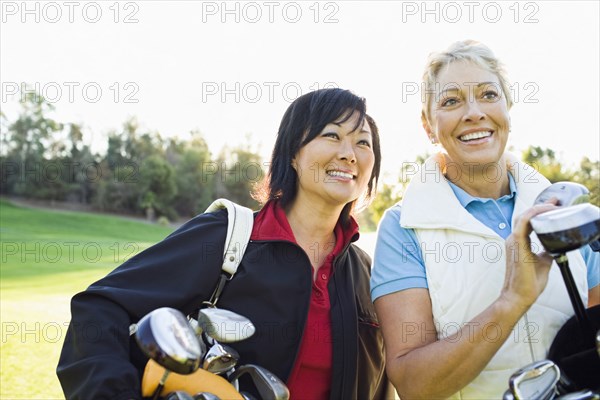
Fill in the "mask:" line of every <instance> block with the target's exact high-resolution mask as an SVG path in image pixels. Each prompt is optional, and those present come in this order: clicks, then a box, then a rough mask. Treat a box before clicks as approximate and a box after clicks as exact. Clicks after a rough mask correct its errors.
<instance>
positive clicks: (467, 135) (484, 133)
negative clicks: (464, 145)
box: [459, 131, 492, 142]
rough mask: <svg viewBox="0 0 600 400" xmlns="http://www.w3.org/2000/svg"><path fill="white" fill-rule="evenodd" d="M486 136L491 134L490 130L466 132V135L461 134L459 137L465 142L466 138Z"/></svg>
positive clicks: (472, 138) (473, 138)
mask: <svg viewBox="0 0 600 400" xmlns="http://www.w3.org/2000/svg"><path fill="white" fill-rule="evenodd" d="M488 136H492V131H482V132H473V133H467V134H466V135H462V136H461V137H460V138H459V139H460V140H462V141H463V142H466V141H468V140H475V139H481V138H485V137H488Z"/></svg>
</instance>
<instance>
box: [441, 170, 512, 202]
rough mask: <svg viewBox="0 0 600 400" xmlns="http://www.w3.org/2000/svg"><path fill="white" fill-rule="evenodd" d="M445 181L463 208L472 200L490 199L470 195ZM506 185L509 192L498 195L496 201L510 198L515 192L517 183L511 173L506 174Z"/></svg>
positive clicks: (482, 200) (483, 200) (484, 200)
mask: <svg viewBox="0 0 600 400" xmlns="http://www.w3.org/2000/svg"><path fill="white" fill-rule="evenodd" d="M447 182H448V184H449V185H450V188H451V189H452V191H453V192H454V195H455V196H456V198H457V199H458V202H459V203H460V205H461V206H463V207H464V208H467V206H468V205H469V204H471V203H472V202H474V201H478V202H486V201H488V200H490V199H488V198H483V197H475V196H471V195H470V194H469V193H467V192H466V191H465V190H463V189H461V188H460V187H458V186H457V185H455V184H454V183H452V182H450V181H449V180H447ZM508 185H509V190H510V194H506V195H504V196H502V197H500V198H499V199H498V201H503V200H511V199H513V198H514V197H515V195H516V194H517V185H516V183H515V179H514V178H513V176H512V174H511V173H509V174H508Z"/></svg>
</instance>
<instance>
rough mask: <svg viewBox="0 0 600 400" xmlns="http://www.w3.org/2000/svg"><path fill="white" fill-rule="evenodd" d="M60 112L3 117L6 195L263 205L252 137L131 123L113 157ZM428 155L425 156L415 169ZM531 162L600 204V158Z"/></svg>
mask: <svg viewBox="0 0 600 400" xmlns="http://www.w3.org/2000/svg"><path fill="white" fill-rule="evenodd" d="M53 111H54V106H53V105H52V104H50V103H48V102H47V101H46V100H44V98H43V97H42V96H40V95H37V94H33V95H31V96H27V97H26V98H25V99H23V101H22V102H21V111H20V113H19V115H18V116H17V118H16V119H15V120H14V121H8V120H7V118H6V116H5V115H4V114H2V113H1V112H0V118H1V131H0V133H1V143H2V150H1V151H0V163H1V186H0V194H2V195H10V196H20V197H25V198H30V199H39V200H50V201H65V202H70V203H78V204H83V205H86V206H89V207H90V208H92V209H95V210H99V211H108V212H118V213H127V214H135V215H140V216H146V217H147V218H149V219H155V218H163V219H164V218H166V219H168V220H174V219H179V218H189V217H192V216H194V215H196V214H198V213H200V212H202V211H204V210H205V209H206V207H207V206H208V205H209V204H210V203H211V202H212V201H213V200H214V199H216V198H219V197H226V198H228V199H231V200H233V201H235V202H237V203H239V204H242V205H245V206H247V207H250V208H252V209H257V208H258V207H259V204H258V203H257V202H256V201H255V200H254V199H253V198H252V197H251V195H250V193H251V191H252V189H253V186H254V185H255V184H257V183H258V182H260V181H261V179H263V178H264V176H265V173H266V171H265V169H264V164H263V163H262V159H261V157H260V155H259V154H258V152H257V151H255V150H253V149H252V147H251V145H250V142H251V138H250V137H246V144H239V145H237V146H236V147H232V148H225V149H223V150H222V151H221V152H220V153H219V154H217V155H214V154H213V153H212V152H211V150H210V149H209V147H208V145H207V143H206V141H205V140H204V138H203V136H202V135H201V133H200V132H197V131H192V132H190V134H189V137H188V138H187V139H181V138H163V137H162V136H161V135H160V133H159V132H152V131H145V130H142V129H141V128H140V126H139V124H138V123H137V121H136V120H135V119H129V120H127V121H125V123H124V124H123V126H122V127H121V128H120V129H118V130H115V131H112V132H110V133H109V134H108V135H107V137H106V141H107V142H106V149H107V150H106V152H105V153H104V154H95V153H93V152H92V151H91V149H90V147H89V146H88V145H86V144H84V143H83V128H82V126H81V125H79V124H76V123H62V122H59V121H56V120H54V119H53V118H52V117H51V116H50V115H51V114H52V112H53ZM426 157H427V155H420V156H418V157H417V158H416V160H415V163H417V164H418V163H421V162H422V161H424V160H425V158H426ZM522 159H523V160H524V161H525V162H527V163H529V164H531V165H533V166H534V167H535V168H536V169H538V170H539V171H540V172H541V173H542V174H543V175H544V176H546V177H547V178H548V179H549V180H550V181H551V182H558V181H574V182H578V183H581V184H583V185H585V186H587V187H588V189H590V191H591V201H592V203H594V204H596V205H600V174H599V173H600V172H599V171H600V162H599V161H597V160H596V161H594V160H591V159H589V158H588V157H583V158H582V159H581V161H580V162H579V165H578V166H575V167H567V166H565V165H564V164H563V163H561V161H560V160H559V159H558V157H557V154H556V153H555V152H554V151H553V150H552V149H547V148H542V147H539V146H530V147H529V148H527V149H526V150H525V151H524V152H523V153H522ZM410 165H414V163H407V164H405V165H404V167H403V168H406V167H407V166H410ZM406 172H407V171H405V170H401V171H398V178H397V179H393V180H391V182H389V183H384V184H380V185H379V190H378V193H377V196H376V197H375V199H374V201H373V203H372V204H371V205H370V207H368V208H367V209H366V210H365V211H364V212H362V213H361V214H359V222H360V223H361V226H363V228H366V230H372V229H375V228H376V226H377V223H378V222H379V220H380V218H381V216H382V215H383V212H384V211H385V210H386V209H387V208H389V207H391V206H392V205H393V204H395V203H396V202H398V201H400V200H401V199H402V192H403V190H404V188H405V187H406V185H407V183H408V181H409V177H410V174H407V173H406Z"/></svg>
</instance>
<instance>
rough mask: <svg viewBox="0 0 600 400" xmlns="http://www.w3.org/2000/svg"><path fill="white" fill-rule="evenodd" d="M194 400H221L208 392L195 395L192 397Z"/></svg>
mask: <svg viewBox="0 0 600 400" xmlns="http://www.w3.org/2000/svg"><path fill="white" fill-rule="evenodd" d="M193 399H194V400H221V398H220V397H219V396H217V395H216V394H212V393H209V392H200V393H196V394H195V395H194V397H193Z"/></svg>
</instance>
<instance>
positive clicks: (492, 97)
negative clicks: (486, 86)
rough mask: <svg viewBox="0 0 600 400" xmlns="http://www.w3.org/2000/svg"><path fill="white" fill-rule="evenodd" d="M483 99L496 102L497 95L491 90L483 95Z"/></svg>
mask: <svg viewBox="0 0 600 400" xmlns="http://www.w3.org/2000/svg"><path fill="white" fill-rule="evenodd" d="M483 98H484V99H488V100H496V99H497V98H498V93H496V92H494V91H493V90H488V91H487V92H484V93H483Z"/></svg>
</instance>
